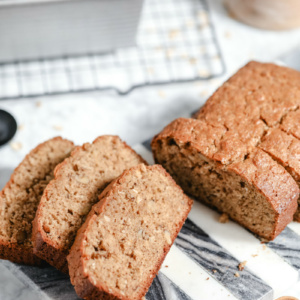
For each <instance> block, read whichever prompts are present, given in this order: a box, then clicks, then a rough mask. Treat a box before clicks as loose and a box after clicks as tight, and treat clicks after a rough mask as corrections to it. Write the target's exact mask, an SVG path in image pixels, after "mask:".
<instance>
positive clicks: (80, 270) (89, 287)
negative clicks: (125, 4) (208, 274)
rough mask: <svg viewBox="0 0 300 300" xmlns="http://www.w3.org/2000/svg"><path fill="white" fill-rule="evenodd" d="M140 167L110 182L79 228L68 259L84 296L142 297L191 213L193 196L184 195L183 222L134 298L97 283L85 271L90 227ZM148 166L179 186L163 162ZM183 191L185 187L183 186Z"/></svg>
mask: <svg viewBox="0 0 300 300" xmlns="http://www.w3.org/2000/svg"><path fill="white" fill-rule="evenodd" d="M137 168H140V165H138V166H136V167H133V168H131V169H129V170H126V171H124V173H123V174H122V175H121V176H120V177H119V178H117V179H116V180H114V181H113V182H112V183H111V184H110V185H108V186H107V187H106V189H105V190H104V191H103V192H102V193H101V195H100V196H99V200H100V201H99V202H98V203H97V204H95V205H94V206H93V208H92V210H91V211H90V213H89V215H88V217H87V219H86V221H85V223H84V225H83V226H82V227H81V228H80V229H79V231H78V232H77V236H76V240H75V242H74V244H73V246H72V248H71V250H70V254H69V255H68V258H67V259H68V262H69V273H70V278H71V282H72V284H73V285H74V286H75V290H76V293H77V294H78V295H79V296H80V297H83V298H84V299H91V300H93V299H109V300H114V299H122V300H138V299H141V298H142V297H143V296H144V295H145V294H146V292H147V291H148V289H149V287H150V285H151V283H152V281H153V279H154V277H155V276H156V274H157V273H158V271H159V269H160V266H161V264H162V263H163V261H164V258H165V256H166V255H167V253H168V252H169V250H170V248H171V245H172V244H173V243H174V240H175V239H176V237H177V235H178V233H179V231H180V229H181V227H182V226H183V224H184V221H185V219H186V218H187V216H188V213H189V212H190V210H191V207H192V204H193V201H192V200H191V199H189V198H188V197H187V196H184V197H185V198H187V203H188V206H187V208H186V213H185V215H184V217H183V219H182V220H181V222H180V223H178V224H177V227H176V228H175V230H174V232H173V233H172V236H171V241H172V243H171V244H168V243H165V246H164V249H163V255H162V256H161V258H160V260H159V261H158V262H157V263H156V265H155V267H154V272H153V273H152V276H151V277H149V279H148V280H147V281H146V282H144V283H143V286H142V287H141V289H140V291H139V294H138V295H137V296H136V297H134V298H127V297H125V296H123V295H121V294H111V293H110V292H109V289H108V287H106V286H102V285H99V284H94V283H93V282H92V280H91V279H90V277H89V274H88V273H86V271H85V264H84V262H85V261H84V260H83V259H82V257H83V255H84V251H83V244H84V242H85V241H86V237H87V233H88V231H89V228H90V226H91V224H92V223H93V222H94V221H95V220H96V219H97V217H98V215H100V214H101V213H102V212H103V211H104V209H105V207H106V205H107V204H109V202H110V201H109V199H111V198H110V196H111V195H114V193H115V190H116V187H117V185H118V184H120V183H122V181H123V180H124V178H125V176H127V175H128V174H130V173H132V172H133V170H135V169H137ZM147 168H148V169H150V170H151V169H157V170H159V171H160V172H161V173H163V174H164V176H166V177H168V178H169V180H170V181H171V184H172V185H173V186H176V187H178V186H177V184H176V183H175V181H174V180H173V179H172V177H171V176H170V175H169V174H168V173H167V172H166V170H165V169H164V168H163V167H162V166H160V165H154V166H149V167H147ZM181 192H182V194H183V191H182V190H181Z"/></svg>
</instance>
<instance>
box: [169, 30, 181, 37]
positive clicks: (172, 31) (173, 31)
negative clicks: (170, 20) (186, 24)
mask: <svg viewBox="0 0 300 300" xmlns="http://www.w3.org/2000/svg"><path fill="white" fill-rule="evenodd" d="M179 34H180V31H179V30H178V29H173V30H170V32H169V39H170V40H174V39H176V38H177V37H178V35H179Z"/></svg>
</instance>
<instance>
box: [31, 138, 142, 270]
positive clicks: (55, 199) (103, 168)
mask: <svg viewBox="0 0 300 300" xmlns="http://www.w3.org/2000/svg"><path fill="white" fill-rule="evenodd" d="M142 162H144V160H143V159H142V158H141V157H140V156H139V155H138V154H137V153H135V152H134V151H133V150H132V149H131V148H130V147H129V146H128V145H127V144H126V143H124V142H123V141H121V140H120V139H119V138H118V137H116V136H101V137H99V138H97V139H96V140H95V141H94V142H93V143H92V144H89V143H86V144H84V145H83V146H81V147H76V148H75V150H74V151H73V152H72V154H71V156H70V157H69V158H68V159H66V160H65V161H64V162H63V163H62V164H60V165H58V166H57V168H56V170H55V179H54V180H52V181H51V183H50V184H49V185H48V186H47V188H46V190H45V193H44V195H43V197H42V199H41V203H40V205H39V209H38V212H37V215H36V218H35V222H34V231H35V236H34V243H35V250H36V253H37V255H39V256H40V257H41V258H43V259H45V260H46V261H48V262H49V263H50V264H51V265H54V266H55V267H57V268H59V269H62V270H63V271H66V270H65V267H66V263H67V262H66V255H67V254H68V252H69V249H70V247H71V246H72V244H73V242H74V239H75V235H76V232H77V230H78V229H79V228H80V226H81V225H82V223H83V222H84V221H85V218H86V216H87V214H88V213H89V211H90V209H91V207H92V205H93V204H95V203H96V202H97V201H98V196H99V194H100V193H101V192H102V191H103V190H104V188H105V187H106V186H107V185H108V184H109V183H110V182H111V181H112V180H114V179H115V178H116V177H118V176H119V175H120V174H121V173H122V172H123V171H124V170H125V169H128V168H130V167H132V166H135V165H137V164H139V163H142ZM103 221H104V222H105V223H106V224H108V225H109V226H110V223H111V222H110V217H109V216H104V217H103ZM41 237H42V238H41ZM41 239H42V241H41ZM53 248H54V249H55V251H57V252H56V253H60V256H59V255H58V254H57V257H56V258H55V257H53V256H54V255H51V253H50V251H49V249H51V251H54V250H53Z"/></svg>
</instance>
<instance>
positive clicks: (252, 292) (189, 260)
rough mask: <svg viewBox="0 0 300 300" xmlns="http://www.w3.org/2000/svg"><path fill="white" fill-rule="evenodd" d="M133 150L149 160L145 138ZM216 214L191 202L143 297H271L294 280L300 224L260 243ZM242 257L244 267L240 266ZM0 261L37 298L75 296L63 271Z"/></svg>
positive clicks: (190, 299)
mask: <svg viewBox="0 0 300 300" xmlns="http://www.w3.org/2000/svg"><path fill="white" fill-rule="evenodd" d="M135 150H136V151H137V152H139V153H140V154H141V155H142V156H143V157H144V158H145V159H146V160H148V162H149V163H153V160H152V154H151V151H150V142H149V141H147V142H145V143H143V145H137V146H136V147H135ZM218 219H219V214H218V213H217V212H215V211H213V210H211V209H209V208H207V207H205V206H203V205H202V204H200V203H197V202H195V204H194V206H193V209H192V211H191V212H190V214H189V217H188V219H187V221H186V223H185V225H184V226H183V228H182V230H181V232H180V233H179V235H178V237H177V239H176V241H175V244H174V245H173V246H172V248H171V251H170V252H169V254H168V255H167V257H166V259H165V261H164V263H163V265H162V267H161V270H160V271H159V273H158V276H157V277H156V278H155V279H154V281H153V284H152V286H151V288H150V290H149V291H148V293H147V295H146V299H147V300H177V299H178V300H211V299H214V300H223V299H243V300H259V299H260V300H271V299H274V298H276V297H277V296H278V295H279V294H281V293H282V292H284V291H285V290H287V289H288V288H290V287H291V286H292V285H294V284H295V283H296V282H298V280H299V270H300V224H298V223H294V222H293V223H291V224H290V225H289V226H288V227H287V228H286V229H285V230H284V231H283V232H282V233H281V234H280V235H279V236H278V237H277V238H276V239H275V240H274V241H272V242H270V243H266V244H264V243H261V241H260V240H259V239H258V238H257V237H256V236H255V235H253V234H252V233H251V232H249V231H248V230H246V229H244V228H243V227H241V226H240V225H238V224H236V223H234V222H232V221H229V222H228V223H225V224H223V223H220V222H218ZM244 261H246V267H245V269H244V270H243V271H239V270H238V265H239V264H240V263H241V262H244ZM0 263H1V264H2V265H3V266H5V267H6V268H8V269H9V270H11V271H12V272H13V273H14V274H15V275H16V276H17V277H18V278H19V279H21V280H22V282H24V283H25V284H27V285H28V286H30V287H31V288H33V289H34V290H35V292H36V294H37V296H38V297H39V298H40V299H45V300H46V299H47V300H50V299H51V300H53V299H58V300H59V299H63V300H75V299H79V298H78V297H77V296H76V293H75V291H74V289H73V287H72V285H71V284H70V280H69V278H68V276H66V275H64V274H62V273H60V272H59V271H57V270H55V269H54V268H52V267H50V266H46V267H44V268H37V267H30V266H21V265H17V264H13V263H10V262H8V261H1V262H0Z"/></svg>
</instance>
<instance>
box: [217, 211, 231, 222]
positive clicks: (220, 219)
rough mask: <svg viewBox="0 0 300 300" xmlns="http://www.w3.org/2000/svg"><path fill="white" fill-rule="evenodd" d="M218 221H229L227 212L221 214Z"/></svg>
mask: <svg viewBox="0 0 300 300" xmlns="http://www.w3.org/2000/svg"><path fill="white" fill-rule="evenodd" d="M219 222H220V223H228V222H229V217H228V215H227V214H225V213H224V214H221V216H220V217H219Z"/></svg>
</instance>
